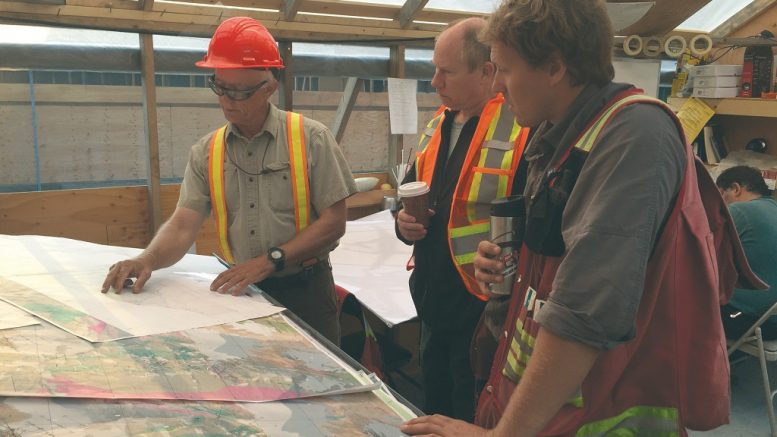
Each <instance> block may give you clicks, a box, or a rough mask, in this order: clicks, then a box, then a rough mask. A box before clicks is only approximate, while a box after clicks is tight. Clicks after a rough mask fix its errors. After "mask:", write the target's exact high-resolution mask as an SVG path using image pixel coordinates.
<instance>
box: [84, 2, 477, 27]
mask: <svg viewBox="0 0 777 437" xmlns="http://www.w3.org/2000/svg"><path fill="white" fill-rule="evenodd" d="M85 1H89V0H85ZM92 1H100V2H106V1H110V0H92ZM186 1H187V3H191V4H201V5H211V6H228V7H233V8H247V9H264V10H266V11H282V10H284V7H285V6H284V5H283V4H281V3H280V1H278V0H186ZM284 1H287V0H284ZM156 3H157V5H162V4H165V3H166V2H165V1H164V0H161V1H160V0H157V2H156ZM400 9H401V8H400V7H399V6H396V5H388V4H378V3H363V2H358V1H347V0H337V1H335V0H304V1H302V2H301V3H300V5H299V9H298V10H297V15H296V17H299V15H300V14H305V13H311V14H329V15H336V16H344V17H367V18H372V19H378V20H396V19H397V17H398V16H399V11H400ZM486 15H487V14H481V13H476V12H466V11H454V10H446V9H429V8H425V9H421V10H418V11H417V13H416V15H415V17H414V20H415V21H422V22H430V23H445V24H447V23H450V22H451V21H454V20H458V19H461V18H468V17H473V16H483V17H485V16H486Z"/></svg>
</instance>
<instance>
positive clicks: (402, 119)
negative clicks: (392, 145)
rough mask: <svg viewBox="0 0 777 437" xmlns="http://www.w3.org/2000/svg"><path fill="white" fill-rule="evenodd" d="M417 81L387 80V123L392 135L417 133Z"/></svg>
mask: <svg viewBox="0 0 777 437" xmlns="http://www.w3.org/2000/svg"><path fill="white" fill-rule="evenodd" d="M417 92H418V81H417V80H415V79H397V78H394V77H389V78H388V98H389V121H390V122H391V133H392V134H414V133H417V132H418V101H417V99H416V94H417Z"/></svg>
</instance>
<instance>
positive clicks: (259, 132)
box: [102, 17, 356, 344]
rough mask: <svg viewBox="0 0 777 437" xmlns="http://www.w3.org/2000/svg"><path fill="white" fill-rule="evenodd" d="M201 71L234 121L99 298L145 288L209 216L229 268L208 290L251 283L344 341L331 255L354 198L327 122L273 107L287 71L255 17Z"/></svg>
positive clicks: (227, 27)
mask: <svg viewBox="0 0 777 437" xmlns="http://www.w3.org/2000/svg"><path fill="white" fill-rule="evenodd" d="M197 66H198V67H201V68H209V69H213V70H215V71H214V74H213V75H212V76H210V78H209V82H208V84H209V86H210V88H211V90H213V92H214V93H215V94H216V95H217V96H218V101H219V105H220V106H221V109H222V111H223V112H224V117H225V118H226V119H227V124H226V125H225V126H224V127H222V128H220V129H217V130H216V131H214V132H211V133H209V134H208V135H206V136H205V137H203V138H202V139H201V140H200V141H199V142H198V143H197V144H195V145H194V146H193V147H192V150H191V153H190V155H189V163H188V165H187V167H186V171H185V173H184V178H183V183H182V184H181V193H180V197H179V200H178V205H177V207H176V209H175V211H174V212H173V214H172V216H171V217H170V219H169V220H168V221H167V222H166V223H165V224H164V225H163V226H162V227H161V228H160V229H159V232H158V233H157V234H156V235H155V236H154V238H153V240H152V241H151V243H150V244H149V246H148V247H147V248H146V249H145V250H144V251H143V252H142V253H141V254H140V255H138V256H137V257H135V258H133V259H129V260H125V261H121V262H118V263H116V264H114V265H113V266H111V269H110V271H109V273H108V276H107V277H106V279H105V282H104V284H103V290H102V291H103V292H104V293H105V292H107V291H108V290H109V289H110V288H113V289H114V290H115V291H116V292H117V293H118V292H120V291H121V288H122V285H123V283H124V280H125V279H126V278H128V277H136V278H137V281H136V282H135V284H134V286H133V289H132V291H133V292H135V293H138V292H140V291H141V289H142V288H143V285H144V284H145V282H146V281H147V280H148V278H149V277H150V276H151V272H152V271H153V270H155V269H159V268H163V267H167V266H170V265H172V264H174V263H176V262H177V261H178V260H180V259H181V257H183V255H184V254H185V253H186V251H187V250H188V249H189V247H191V245H192V243H194V241H195V238H196V236H197V233H198V231H199V230H200V228H201V226H202V224H203V221H204V220H205V218H206V217H207V216H208V215H209V214H210V213H212V214H213V216H214V218H215V221H216V227H217V236H218V240H219V245H220V248H221V254H222V255H223V258H224V259H225V260H226V261H227V262H228V263H229V264H230V265H231V267H230V268H229V269H228V270H226V271H224V272H223V273H221V274H220V275H219V276H218V277H216V279H215V280H214V281H213V283H212V284H211V290H213V291H214V292H219V293H225V294H233V295H238V294H243V293H244V290H245V289H246V287H248V285H250V284H254V283H255V284H257V285H258V286H259V288H261V289H262V290H263V291H265V292H266V293H268V294H269V295H270V296H272V297H273V298H275V299H276V300H277V301H279V302H280V303H281V304H282V305H284V306H285V307H286V308H288V309H290V310H291V311H292V312H294V313H295V314H296V315H297V316H299V317H300V318H301V319H302V320H304V321H305V322H307V323H308V324H309V325H310V326H311V327H313V328H314V329H316V330H317V331H319V332H320V333H321V334H323V335H324V336H325V337H327V338H328V339H329V340H331V341H332V342H334V343H335V344H338V343H339V337H340V335H339V324H338V320H337V308H336V300H335V288H334V281H333V279H332V271H331V266H330V264H329V252H330V251H331V250H332V249H333V248H334V247H335V245H336V244H337V240H338V239H339V238H340V237H341V236H342V235H343V233H344V232H345V220H346V207H345V199H346V198H347V197H348V196H350V195H351V194H353V193H355V192H356V187H355V184H354V181H353V177H352V175H351V172H350V170H349V168H348V165H347V163H346V161H345V158H344V157H343V154H342V152H341V150H340V149H339V147H338V145H337V143H336V141H335V139H334V137H333V135H332V133H331V132H330V131H329V130H328V129H327V128H326V127H325V126H323V125H322V124H321V123H319V122H317V121H314V120H311V119H309V118H307V117H302V116H301V115H299V114H295V113H292V112H285V111H281V110H279V109H278V108H276V107H275V106H274V105H273V104H271V103H270V102H269V99H270V97H271V96H272V95H273V93H274V92H275V91H276V89H277V88H278V81H277V80H276V77H275V74H276V72H277V71H278V70H279V69H281V68H283V67H284V66H283V61H282V60H281V57H280V53H279V51H278V47H277V44H276V42H275V39H274V38H273V37H272V35H270V33H269V32H268V31H267V29H266V28H265V27H264V26H263V25H262V24H261V23H259V22H258V21H256V20H254V19H252V18H247V17H234V18H230V19H228V20H225V21H224V22H223V23H221V25H219V27H218V28H217V29H216V32H215V33H214V35H213V38H212V39H211V41H210V45H209V47H208V52H207V54H206V55H205V57H204V59H203V60H202V61H200V62H197Z"/></svg>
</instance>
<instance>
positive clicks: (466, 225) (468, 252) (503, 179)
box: [416, 94, 529, 300]
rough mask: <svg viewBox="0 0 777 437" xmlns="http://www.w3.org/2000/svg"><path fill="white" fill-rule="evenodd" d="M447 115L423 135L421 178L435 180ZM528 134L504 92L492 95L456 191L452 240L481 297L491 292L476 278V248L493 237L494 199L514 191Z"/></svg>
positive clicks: (464, 273)
mask: <svg viewBox="0 0 777 437" xmlns="http://www.w3.org/2000/svg"><path fill="white" fill-rule="evenodd" d="M444 117H445V114H444V112H443V110H442V108H441V109H440V110H438V111H437V114H436V116H435V117H434V118H433V119H432V120H431V121H430V122H429V124H428V125H427V128H426V130H425V131H424V134H423V135H422V136H421V138H420V140H419V145H418V146H419V150H421V152H420V153H419V155H418V158H417V161H416V173H417V180H419V181H421V180H422V181H426V182H427V183H429V184H431V183H432V178H433V176H434V167H435V163H436V162H437V154H438V152H439V148H440V141H441V139H442V134H441V131H442V128H441V126H442V121H443V119H444ZM528 134H529V130H528V129H523V128H521V126H520V125H518V124H517V123H516V122H515V116H514V115H513V114H512V113H510V112H509V111H507V109H506V105H504V97H503V96H502V95H501V94H498V95H497V96H496V97H494V98H493V99H491V100H490V101H489V102H488V103H487V104H486V106H485V107H484V108H483V111H482V112H481V114H480V120H479V121H478V125H477V127H476V128H475V133H474V134H473V136H472V140H471V142H470V145H469V148H468V149H467V156H466V158H465V159H464V164H463V165H462V169H461V174H460V175H459V178H458V182H457V184H456V189H455V191H454V195H453V204H452V205H451V215H450V217H449V220H448V245H449V248H450V251H451V257H452V259H453V261H454V265H455V266H456V269H457V270H458V271H459V275H460V276H461V278H462V281H463V282H464V285H465V286H466V287H467V290H468V291H469V292H470V293H471V294H473V295H474V296H476V297H478V298H479V299H481V300H486V296H484V295H483V294H482V293H481V292H480V289H479V287H478V284H477V282H476V281H475V272H474V267H473V265H472V262H473V260H474V258H475V250H476V249H477V246H478V243H480V242H481V241H483V240H487V239H488V238H489V230H490V224H489V209H490V203H491V201H492V200H494V199H498V198H500V197H505V196H507V195H508V194H510V190H511V189H512V183H513V177H514V176H515V172H516V170H517V168H518V163H519V161H520V159H521V155H522V154H523V149H524V146H525V144H526V139H527V137H528Z"/></svg>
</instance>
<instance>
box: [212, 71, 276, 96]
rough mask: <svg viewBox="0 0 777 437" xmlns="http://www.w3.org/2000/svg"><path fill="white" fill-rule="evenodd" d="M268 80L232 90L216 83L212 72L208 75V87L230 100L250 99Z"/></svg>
mask: <svg viewBox="0 0 777 437" xmlns="http://www.w3.org/2000/svg"><path fill="white" fill-rule="evenodd" d="M267 82H269V81H268V80H263V81H261V82H259V85H257V86H255V87H252V88H248V89H245V90H234V89H231V88H224V87H223V86H221V85H219V84H217V83H216V75H215V74H213V75H211V76H209V77H208V87H210V89H211V90H213V92H214V93H216V95H217V96H219V97H221V96H227V97H229V99H230V100H235V101H240V100H247V99H250V98H251V96H253V95H254V93H255V92H257V91H259V90H260V89H261V88H262V87H263V86H265V85H267Z"/></svg>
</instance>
